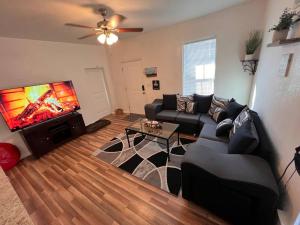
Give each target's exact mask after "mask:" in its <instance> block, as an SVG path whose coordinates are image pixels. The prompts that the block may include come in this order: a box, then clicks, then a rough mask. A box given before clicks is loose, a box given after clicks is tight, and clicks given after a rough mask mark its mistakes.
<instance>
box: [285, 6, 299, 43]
mask: <svg viewBox="0 0 300 225" xmlns="http://www.w3.org/2000/svg"><path fill="white" fill-rule="evenodd" d="M299 2H300V0H299ZM298 4H299V3H298ZM297 10H298V12H297V15H295V16H294V18H293V24H292V26H291V27H290V30H289V33H288V37H287V38H288V39H293V38H300V7H299V5H298V9H297Z"/></svg>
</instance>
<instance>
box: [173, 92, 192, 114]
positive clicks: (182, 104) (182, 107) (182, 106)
mask: <svg viewBox="0 0 300 225" xmlns="http://www.w3.org/2000/svg"><path fill="white" fill-rule="evenodd" d="M176 98H177V107H176V108H177V109H176V110H177V111H178V112H185V111H186V104H187V102H191V101H193V96H191V95H189V96H182V95H179V94H178V95H177V96H176Z"/></svg>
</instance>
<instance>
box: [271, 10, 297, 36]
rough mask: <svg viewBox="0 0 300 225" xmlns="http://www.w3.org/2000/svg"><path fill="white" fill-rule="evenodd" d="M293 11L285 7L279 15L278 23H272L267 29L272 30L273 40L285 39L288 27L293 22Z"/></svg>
mask: <svg viewBox="0 0 300 225" xmlns="http://www.w3.org/2000/svg"><path fill="white" fill-rule="evenodd" d="M295 15H296V12H295V11H291V10H289V9H288V8H286V9H285V10H284V11H283V13H282V15H281V16H280V19H279V23H278V24H277V25H274V26H273V27H272V28H271V29H270V30H269V31H274V34H273V42H276V41H281V40H285V39H286V38H287V35H288V32H289V29H290V27H291V26H292V24H293V17H294V16H295Z"/></svg>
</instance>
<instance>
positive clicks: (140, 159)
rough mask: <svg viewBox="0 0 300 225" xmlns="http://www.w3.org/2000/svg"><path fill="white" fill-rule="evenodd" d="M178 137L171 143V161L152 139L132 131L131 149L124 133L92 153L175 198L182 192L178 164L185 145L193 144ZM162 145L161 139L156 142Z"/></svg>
mask: <svg viewBox="0 0 300 225" xmlns="http://www.w3.org/2000/svg"><path fill="white" fill-rule="evenodd" d="M176 136H177V135H174V138H172V139H171V140H170V160H169V161H168V160H167V159H168V156H167V149H166V146H165V145H163V144H159V143H156V142H153V141H149V140H147V139H150V140H153V139H154V138H153V137H150V136H145V135H141V134H137V133H134V132H131V133H130V135H129V137H130V146H131V147H130V148H129V147H128V142H127V138H126V135H125V134H120V135H118V136H117V137H115V138H113V139H112V140H111V141H110V142H109V143H107V144H105V145H104V146H102V147H101V148H100V149H99V150H97V151H95V152H94V153H93V155H94V156H96V157H97V158H99V159H101V160H103V161H105V162H108V163H110V164H112V165H114V166H116V167H119V168H121V169H123V170H125V171H127V172H129V173H131V174H132V175H134V176H136V177H138V178H140V179H142V180H144V181H146V182H148V183H149V184H151V185H154V186H156V187H159V188H161V189H163V190H165V191H167V192H170V193H172V194H175V195H178V194H179V193H180V190H181V169H180V164H181V161H182V158H183V155H184V154H185V151H186V147H187V145H188V144H190V143H192V142H194V141H192V140H189V139H186V138H180V144H179V145H178V143H177V139H176ZM157 141H159V142H161V143H164V140H162V139H160V140H157Z"/></svg>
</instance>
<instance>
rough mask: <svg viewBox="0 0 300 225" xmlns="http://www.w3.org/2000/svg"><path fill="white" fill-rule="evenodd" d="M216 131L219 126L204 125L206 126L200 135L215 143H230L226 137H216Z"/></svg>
mask: <svg viewBox="0 0 300 225" xmlns="http://www.w3.org/2000/svg"><path fill="white" fill-rule="evenodd" d="M216 129H217V124H215V125H212V124H204V126H203V127H202V130H201V133H200V137H201V138H206V139H209V140H213V141H221V142H225V143H228V142H229V138H228V137H226V136H220V137H217V136H216Z"/></svg>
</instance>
